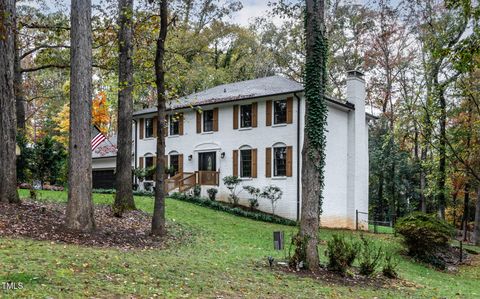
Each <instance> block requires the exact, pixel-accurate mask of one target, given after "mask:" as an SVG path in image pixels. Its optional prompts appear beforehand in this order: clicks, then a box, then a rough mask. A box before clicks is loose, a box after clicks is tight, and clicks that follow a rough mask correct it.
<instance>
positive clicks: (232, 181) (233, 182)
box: [223, 175, 242, 206]
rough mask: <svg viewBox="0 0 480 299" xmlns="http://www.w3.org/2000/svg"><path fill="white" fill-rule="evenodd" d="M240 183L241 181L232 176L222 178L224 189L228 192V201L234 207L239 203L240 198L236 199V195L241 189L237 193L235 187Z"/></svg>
mask: <svg viewBox="0 0 480 299" xmlns="http://www.w3.org/2000/svg"><path fill="white" fill-rule="evenodd" d="M241 182H242V180H241V179H240V178H239V177H237V176H234V175H229V176H226V177H224V178H223V184H224V185H225V187H227V189H228V190H230V194H229V196H228V200H229V201H230V203H232V204H233V205H235V206H236V205H238V202H239V201H240V197H238V194H239V193H240V191H241V189H240V191H238V190H237V187H238V185H240V183H241Z"/></svg>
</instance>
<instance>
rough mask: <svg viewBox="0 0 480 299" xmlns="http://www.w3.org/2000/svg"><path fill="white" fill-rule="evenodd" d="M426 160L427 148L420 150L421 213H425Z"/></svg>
mask: <svg viewBox="0 0 480 299" xmlns="http://www.w3.org/2000/svg"><path fill="white" fill-rule="evenodd" d="M426 160H427V148H426V146H425V147H424V148H422V153H421V165H420V167H421V169H420V208H421V211H422V212H423V213H426V212H427V198H426V197H425V189H426V187H427V173H426V171H425V166H424V164H425V161H426Z"/></svg>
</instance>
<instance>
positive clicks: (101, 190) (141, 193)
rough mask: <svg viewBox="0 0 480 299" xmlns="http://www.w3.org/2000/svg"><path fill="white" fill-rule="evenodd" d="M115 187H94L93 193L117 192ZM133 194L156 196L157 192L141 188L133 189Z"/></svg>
mask: <svg viewBox="0 0 480 299" xmlns="http://www.w3.org/2000/svg"><path fill="white" fill-rule="evenodd" d="M115 192H116V191H115V189H93V190H92V193H98V194H115ZM133 195H137V196H154V195H155V193H154V192H153V191H146V190H144V191H139V190H133Z"/></svg>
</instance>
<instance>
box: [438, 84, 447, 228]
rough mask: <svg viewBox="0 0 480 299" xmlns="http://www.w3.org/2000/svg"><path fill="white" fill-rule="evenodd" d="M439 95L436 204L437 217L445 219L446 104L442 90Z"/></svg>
mask: <svg viewBox="0 0 480 299" xmlns="http://www.w3.org/2000/svg"><path fill="white" fill-rule="evenodd" d="M439 96H440V109H441V112H440V143H439V146H438V151H439V153H438V154H439V156H440V157H439V159H440V160H439V161H438V172H439V175H438V181H437V189H438V190H437V205H438V217H440V218H441V219H445V204H446V198H445V182H446V176H447V173H446V162H447V151H446V148H447V144H446V138H447V135H446V134H447V132H446V125H447V104H446V100H445V96H444V95H443V91H441V94H439Z"/></svg>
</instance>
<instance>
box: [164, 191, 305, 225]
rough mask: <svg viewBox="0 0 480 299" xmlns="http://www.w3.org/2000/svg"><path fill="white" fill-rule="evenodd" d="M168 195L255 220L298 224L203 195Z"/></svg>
mask: <svg viewBox="0 0 480 299" xmlns="http://www.w3.org/2000/svg"><path fill="white" fill-rule="evenodd" d="M168 197H170V198H174V199H177V200H181V201H186V202H189V203H193V204H196V205H199V206H202V207H207V208H211V209H213V210H217V211H222V212H226V213H229V214H233V215H236V216H241V217H245V218H250V219H253V220H257V221H263V222H270V223H276V224H283V225H290V226H296V225H297V222H295V221H293V220H290V219H286V218H282V217H279V216H274V215H271V214H267V213H263V212H260V211H246V210H243V209H241V208H238V207H230V206H228V205H225V204H223V203H222V202H219V201H213V200H210V199H207V198H203V197H193V196H188V195H185V194H181V193H173V194H170V195H169V196H168Z"/></svg>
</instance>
